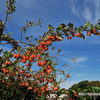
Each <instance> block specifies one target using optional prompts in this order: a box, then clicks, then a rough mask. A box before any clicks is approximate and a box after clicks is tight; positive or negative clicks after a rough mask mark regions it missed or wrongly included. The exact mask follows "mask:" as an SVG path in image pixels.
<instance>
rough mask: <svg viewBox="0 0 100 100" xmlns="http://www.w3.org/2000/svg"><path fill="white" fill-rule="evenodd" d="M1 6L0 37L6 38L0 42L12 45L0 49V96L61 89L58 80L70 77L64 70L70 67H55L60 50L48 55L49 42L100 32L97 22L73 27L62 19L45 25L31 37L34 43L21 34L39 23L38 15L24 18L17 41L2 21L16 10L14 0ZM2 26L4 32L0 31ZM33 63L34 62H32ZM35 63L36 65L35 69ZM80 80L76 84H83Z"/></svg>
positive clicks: (26, 98) (24, 99)
mask: <svg viewBox="0 0 100 100" xmlns="http://www.w3.org/2000/svg"><path fill="white" fill-rule="evenodd" d="M5 7H6V9H7V11H5V13H6V20H5V22H3V21H2V20H0V41H7V42H6V43H0V44H2V45H5V44H12V46H13V47H12V49H11V50H10V51H4V50H3V48H2V49H0V54H1V55H0V99H2V100H9V99H10V100H18V99H19V100H33V99H34V100H36V99H37V100H38V99H41V100H42V99H43V100H44V99H46V98H45V97H46V96H47V95H49V90H52V91H55V92H56V93H58V95H59V91H60V93H61V90H60V87H59V84H60V83H62V82H64V81H65V80H66V79H67V78H69V77H70V75H69V73H66V72H67V70H68V69H71V68H72V67H70V66H66V65H65V64H64V66H63V67H64V69H65V68H66V69H65V70H64V71H63V70H61V69H60V68H56V65H57V56H58V54H59V53H60V51H61V50H60V49H58V51H57V53H56V54H55V55H54V56H51V55H50V52H49V49H50V47H51V48H52V50H55V47H54V46H53V47H52V44H53V42H60V41H63V39H64V38H65V37H67V39H68V40H71V39H72V38H73V37H79V38H83V39H85V36H84V34H83V32H84V31H86V32H87V35H88V36H91V35H92V34H94V35H100V32H99V30H100V24H99V23H97V24H96V25H95V26H93V24H91V23H90V22H87V23H86V24H85V25H84V26H83V25H82V26H80V27H78V28H76V27H75V28H74V25H73V24H72V23H69V24H68V26H67V25H65V24H64V23H62V24H60V25H59V27H57V28H56V29H55V28H54V27H53V26H52V25H48V31H47V32H46V33H44V34H43V36H39V38H38V39H35V40H36V42H37V44H34V43H33V42H32V40H31V38H32V37H33V36H29V37H28V36H26V40H27V42H23V41H22V35H23V32H24V33H25V32H26V31H27V30H28V29H29V28H30V27H33V26H36V25H39V26H40V27H41V22H40V19H39V20H38V22H37V23H34V21H32V22H29V21H27V23H26V25H25V26H23V27H22V28H21V38H20V41H17V40H15V39H13V38H12V37H11V35H12V33H11V32H8V31H7V28H6V23H7V22H9V21H10V20H11V17H10V15H11V14H13V13H14V12H15V11H16V6H15V0H6V4H5ZM4 30H5V31H6V34H5V33H3V32H4ZM19 43H22V44H24V46H23V47H22V46H20V45H19ZM27 45H28V46H27ZM76 59H77V57H76V58H75V59H72V60H73V61H74V62H75V60H76ZM34 64H37V65H36V66H34ZM33 67H34V68H33ZM35 67H37V68H36V70H35ZM61 67H62V66H61ZM32 68H33V69H34V70H32ZM67 68H68V69H67ZM57 75H63V76H64V78H63V79H60V80H58V81H57ZM83 83H84V82H83ZM83 83H81V85H80V87H83V88H85V87H84V86H83ZM85 85H87V84H85ZM86 87H87V86H86Z"/></svg>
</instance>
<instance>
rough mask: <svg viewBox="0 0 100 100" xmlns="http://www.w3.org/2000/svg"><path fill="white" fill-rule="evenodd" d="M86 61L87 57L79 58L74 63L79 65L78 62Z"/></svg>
mask: <svg viewBox="0 0 100 100" xmlns="http://www.w3.org/2000/svg"><path fill="white" fill-rule="evenodd" d="M87 59H88V58H87V57H80V58H77V59H76V63H80V62H83V61H86V60H87Z"/></svg>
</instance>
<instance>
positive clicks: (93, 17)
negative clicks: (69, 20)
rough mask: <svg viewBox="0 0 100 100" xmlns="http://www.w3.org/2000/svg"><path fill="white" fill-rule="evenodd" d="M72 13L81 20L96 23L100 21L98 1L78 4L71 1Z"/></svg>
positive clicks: (74, 0)
mask: <svg viewBox="0 0 100 100" xmlns="http://www.w3.org/2000/svg"><path fill="white" fill-rule="evenodd" d="M70 7H71V10H72V13H73V14H75V15H76V16H77V17H79V18H81V19H85V20H86V21H91V22H92V23H97V21H98V19H100V13H99V11H100V0H84V1H83V2H82V3H80V1H79V0H71V6H70Z"/></svg>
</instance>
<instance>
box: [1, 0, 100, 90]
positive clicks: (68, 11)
mask: <svg viewBox="0 0 100 100" xmlns="http://www.w3.org/2000/svg"><path fill="white" fill-rule="evenodd" d="M4 1H5V0H1V1H0V19H1V20H3V21H4V20H5V13H4V12H3V11H4V10H5V9H4V6H3V5H4V3H5V2H4ZM16 1H17V2H16V7H17V9H16V12H15V13H14V15H13V19H12V20H11V22H10V23H9V26H8V31H9V32H12V33H13V35H12V36H13V38H15V39H17V40H19V39H20V29H21V27H23V26H24V25H25V24H26V20H29V21H33V20H34V21H35V22H37V21H38V19H39V18H40V19H41V22H42V28H40V27H38V26H36V27H33V28H31V29H29V31H28V32H27V33H26V34H27V35H28V34H32V35H33V36H34V37H38V36H39V35H43V33H44V32H46V31H47V27H48V25H49V24H51V25H53V26H54V27H55V28H56V27H58V26H59V25H60V24H61V23H65V24H68V23H69V22H72V23H73V24H74V26H75V27H76V26H80V25H83V24H85V22H86V21H90V22H92V23H93V24H96V22H97V21H98V19H99V18H100V13H99V11H100V0H16ZM54 45H56V48H60V49H62V52H61V53H60V54H61V55H64V56H65V57H61V58H60V59H61V62H59V65H61V64H63V63H65V64H71V63H72V62H71V60H70V59H71V58H75V56H77V60H76V63H75V65H74V66H73V68H72V69H71V70H69V71H68V72H69V73H70V76H71V78H69V79H67V80H66V82H65V83H62V84H61V87H62V88H63V87H65V88H66V89H67V88H69V87H70V86H72V85H73V84H75V83H78V82H80V81H82V80H89V81H93V80H99V81H100V36H94V35H92V36H91V37H88V36H86V40H83V39H80V38H77V37H76V38H73V39H72V40H67V39H64V41H63V42H59V43H54ZM2 47H3V48H6V49H7V50H8V49H10V48H9V45H7V46H2V45H0V48H2Z"/></svg>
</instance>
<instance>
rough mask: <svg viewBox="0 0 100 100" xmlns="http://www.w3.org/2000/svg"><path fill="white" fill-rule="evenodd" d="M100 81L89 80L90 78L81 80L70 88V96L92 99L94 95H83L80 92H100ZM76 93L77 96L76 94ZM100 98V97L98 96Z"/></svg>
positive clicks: (78, 98) (79, 99)
mask: <svg viewBox="0 0 100 100" xmlns="http://www.w3.org/2000/svg"><path fill="white" fill-rule="evenodd" d="M99 82H100V81H90V82H89V81H88V80H84V81H81V82H79V83H77V84H74V85H73V86H72V87H71V88H69V89H68V94H69V96H70V98H75V100H83V99H86V100H92V99H93V97H92V96H85V97H83V96H81V95H79V93H100V88H99V87H98V86H99V85H100V84H98V86H97V83H99ZM75 94H76V96H75ZM98 98H99V97H98Z"/></svg>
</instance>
